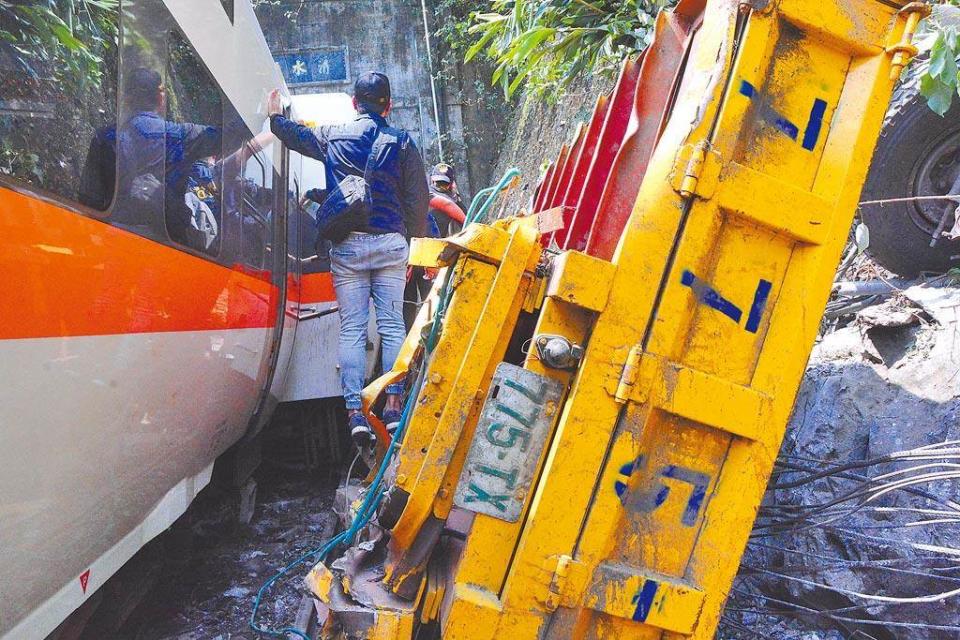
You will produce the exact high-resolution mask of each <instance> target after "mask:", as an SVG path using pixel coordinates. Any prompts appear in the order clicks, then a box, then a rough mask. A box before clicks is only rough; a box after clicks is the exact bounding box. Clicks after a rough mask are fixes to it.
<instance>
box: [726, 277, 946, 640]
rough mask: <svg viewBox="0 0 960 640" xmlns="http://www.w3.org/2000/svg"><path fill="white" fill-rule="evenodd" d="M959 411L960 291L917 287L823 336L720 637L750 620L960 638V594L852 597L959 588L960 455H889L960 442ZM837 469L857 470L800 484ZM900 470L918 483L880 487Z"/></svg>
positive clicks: (843, 632) (813, 636)
mask: <svg viewBox="0 0 960 640" xmlns="http://www.w3.org/2000/svg"><path fill="white" fill-rule="evenodd" d="M958 418H960V289H958V288H940V289H934V288H931V287H929V286H921V287H911V288H909V289H907V290H906V291H904V292H903V293H902V295H899V296H897V297H895V298H894V299H892V300H890V301H889V302H887V303H885V304H883V305H878V306H877V307H872V308H869V309H867V310H864V311H861V312H860V315H859V317H858V320H857V322H856V323H855V324H854V325H853V326H850V327H847V328H845V329H841V330H839V331H836V332H835V333H832V334H830V335H827V336H826V337H824V338H823V340H822V341H821V342H820V343H819V344H818V345H817V346H816V348H815V349H814V351H813V353H812V354H811V358H810V362H809V365H808V369H807V372H806V375H805V377H804V380H803V383H802V386H801V389H800V394H799V396H798V399H797V403H796V407H795V410H794V414H793V417H792V419H791V424H790V428H789V430H788V433H787V437H786V438H785V440H784V444H783V447H782V449H781V454H780V461H781V464H789V465H794V467H793V468H792V470H789V471H786V472H784V473H782V474H780V475H779V476H775V477H774V479H773V480H771V487H774V488H772V489H771V490H769V491H768V493H767V496H766V498H765V501H764V505H763V507H762V509H761V514H760V518H759V520H758V523H757V527H756V529H755V532H754V533H755V537H754V539H753V540H752V541H751V543H750V545H749V546H748V549H747V553H746V554H745V556H744V559H743V566H742V568H741V574H740V576H739V577H738V579H737V582H736V584H735V587H734V593H733V594H732V596H731V601H730V604H729V606H728V612H727V614H725V615H726V617H727V618H728V619H730V620H732V621H733V622H734V624H732V625H730V627H729V629H728V633H727V634H726V635H723V636H722V637H734V638H748V637H750V636H749V634H746V633H741V635H737V632H736V630H735V629H736V624H741V625H743V626H746V627H747V628H753V629H762V630H763V633H764V635H765V636H766V637H771V638H778V639H780V638H783V639H785V640H786V639H790V640H800V639H803V640H841V639H846V638H858V639H862V640H868V639H874V640H941V639H946V638H960V598H957V597H952V598H946V599H942V600H939V601H933V602H926V603H919V604H904V603H887V602H881V601H878V600H871V599H868V598H864V597H860V596H857V595H855V594H857V593H860V594H866V595H880V596H893V597H899V598H913V597H918V596H926V595H929V594H938V593H945V592H949V591H951V590H955V589H957V588H958V587H960V570H958V568H957V565H958V563H957V557H958V556H960V551H957V550H958V549H960V505H957V504H956V502H955V500H956V496H957V494H958V493H960V491H958V484H957V482H958V480H957V479H956V478H953V477H951V476H950V474H951V473H956V472H958V471H960V467H957V466H956V465H958V464H960V455H956V456H953V457H951V456H950V454H949V452H948V451H942V452H938V451H936V450H930V451H927V454H926V455H924V456H923V457H924V458H926V459H917V460H912V461H911V460H902V459H891V458H890V457H889V456H891V455H894V454H899V452H903V451H905V450H912V449H917V448H919V447H929V446H931V445H937V444H938V443H946V442H950V441H956V440H960V419H958ZM947 448H948V449H949V448H953V449H954V450H955V451H956V450H957V448H960V445H948V446H947ZM958 453H960V452H958ZM839 465H845V466H846V467H847V468H845V469H844V470H843V471H842V472H838V473H837V474H835V475H832V476H830V477H824V478H822V479H819V480H816V481H807V482H803V480H804V479H805V478H809V474H810V471H817V470H821V469H827V468H830V467H836V466H839ZM951 465H953V466H951ZM797 467H800V470H797ZM803 469H807V470H808V471H803ZM925 474H926V475H927V476H929V477H926V478H924V477H923V476H924V475H925ZM934 474H939V476H937V475H934ZM956 475H958V476H960V473H956ZM898 480H902V481H911V482H913V484H909V485H906V484H904V485H903V486H902V487H900V488H897V489H895V490H889V491H886V492H883V493H881V492H879V491H878V488H879V487H880V485H882V484H883V483H890V482H894V481H898ZM871 482H872V483H871ZM778 483H779V484H780V485H781V486H782V485H785V484H786V485H788V486H783V487H782V488H779V489H776V488H775V487H776V486H777V485H778ZM790 483H794V484H796V486H789V485H790ZM858 492H860V493H859V494H858ZM850 496H856V497H855V499H847V500H844V498H845V497H847V498H849V497H850ZM831 505H833V506H831ZM794 516H797V517H796V518H795V521H794V520H791V518H794ZM771 523H784V524H782V525H781V526H780V528H775V529H771V528H770V526H769V525H770V524H771ZM754 568H763V569H767V570H769V571H771V572H775V573H777V574H781V575H782V576H785V577H781V576H774V575H768V574H764V573H755V572H754V571H751V569H754ZM816 585H821V586H816ZM784 603H786V604H784ZM790 603H793V605H792V606H793V608H794V609H795V611H796V619H795V620H791V619H790V618H788V617H784V616H782V615H777V616H774V617H773V620H774V621H773V622H769V623H768V622H767V621H758V620H757V618H756V617H755V616H756V615H758V613H751V614H750V615H747V614H746V613H739V614H734V613H732V610H735V609H744V610H748V611H753V612H759V614H762V613H763V612H764V611H768V612H778V613H779V612H782V611H785V610H790V608H791V605H790ZM810 609H812V610H813V611H812V612H811V611H808V610H810ZM817 610H834V611H839V612H840V613H837V614H836V615H837V616H839V617H841V618H846V619H845V620H836V619H833V618H831V617H830V616H829V615H822V614H821V615H818V614H817V613H816V611H817ZM890 622H894V623H906V624H907V625H908V626H905V627H893V626H890V625H889V624H888V623H890ZM909 625H913V626H909Z"/></svg>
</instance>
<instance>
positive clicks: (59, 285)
mask: <svg viewBox="0 0 960 640" xmlns="http://www.w3.org/2000/svg"><path fill="white" fill-rule="evenodd" d="M0 238H2V241H0V281H2V285H0V339H13V338H41V337H67V336H88V335H111V334H125V333H151V332H168V331H203V330H223V329H251V328H267V327H272V326H273V325H274V323H275V321H276V306H277V305H276V303H277V296H278V295H279V290H278V288H277V287H275V286H273V285H272V284H270V283H269V282H267V281H264V279H263V278H262V277H258V276H255V275H251V274H248V273H243V272H242V271H240V270H238V269H229V268H227V267H224V266H222V265H218V264H215V263H213V262H210V261H208V260H204V259H202V258H198V257H196V256H193V255H190V254H188V253H185V252H183V251H179V250H177V249H174V248H171V247H167V246H164V245H162V244H160V243H157V242H154V241H152V240H147V239H146V238H141V237H140V236H137V235H136V234H133V233H130V232H128V231H125V230H122V229H118V228H116V227H112V226H110V225H108V224H105V223H103V222H101V221H98V220H94V219H91V218H87V217H84V216H82V215H79V214H76V213H73V212H71V211H68V210H66V209H63V208H61V207H58V206H56V205H54V204H50V203H47V202H43V201H40V200H36V199H34V198H30V197H28V196H25V195H22V194H19V193H16V192H13V191H10V190H7V189H0Z"/></svg>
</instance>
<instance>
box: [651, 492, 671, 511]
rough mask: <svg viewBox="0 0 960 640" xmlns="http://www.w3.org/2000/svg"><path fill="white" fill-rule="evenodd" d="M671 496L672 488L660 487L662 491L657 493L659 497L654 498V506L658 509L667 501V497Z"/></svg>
mask: <svg viewBox="0 0 960 640" xmlns="http://www.w3.org/2000/svg"><path fill="white" fill-rule="evenodd" d="M669 495H670V487H660V491H658V492H657V497H656V498H654V504H656V505H657V506H658V507H659V506H660V505H662V504H663V503H664V502H666V501H667V496H669Z"/></svg>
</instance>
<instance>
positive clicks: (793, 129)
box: [740, 80, 827, 151]
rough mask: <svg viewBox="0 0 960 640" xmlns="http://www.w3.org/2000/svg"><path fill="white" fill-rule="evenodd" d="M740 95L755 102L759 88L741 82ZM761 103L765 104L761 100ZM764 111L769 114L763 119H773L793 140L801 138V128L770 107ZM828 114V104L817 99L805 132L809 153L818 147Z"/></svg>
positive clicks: (764, 115)
mask: <svg viewBox="0 0 960 640" xmlns="http://www.w3.org/2000/svg"><path fill="white" fill-rule="evenodd" d="M740 95H742V96H746V97H747V98H749V99H750V100H753V99H754V98H756V97H757V88H756V87H754V86H753V85H752V84H750V83H749V82H747V81H746V80H741V81H740ZM761 102H763V101H762V100H761ZM764 111H766V112H767V113H765V114H762V116H761V117H764V119H767V118H771V117H772V122H773V125H774V126H775V127H776V128H777V129H779V130H780V131H781V132H782V133H784V134H785V135H786V136H787V137H789V138H790V139H791V140H797V138H799V136H800V128H799V127H798V126H797V125H795V124H794V123H792V122H791V121H790V120H789V119H788V118H785V117H783V116H782V115H780V114H778V113H777V112H776V111H774V110H773V109H772V108H770V107H769V106H768V105H766V104H764ZM826 113H827V103H826V102H825V101H824V100H821V99H820V98H817V99H816V100H814V101H813V108H811V109H810V119H809V120H808V121H807V128H806V129H805V130H804V132H803V143H802V144H803V148H804V149H806V150H807V151H813V150H814V149H816V147H817V142H818V141H819V140H820V132H821V131H822V129H823V116H824V115H826Z"/></svg>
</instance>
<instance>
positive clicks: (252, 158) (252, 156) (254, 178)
mask: <svg viewBox="0 0 960 640" xmlns="http://www.w3.org/2000/svg"><path fill="white" fill-rule="evenodd" d="M266 126H269V125H266ZM248 147H250V148H251V150H250V152H249V154H248V155H249V158H248V159H247V163H246V166H245V167H244V172H243V198H242V201H241V211H242V221H243V224H242V227H241V234H242V238H243V258H244V262H245V263H246V264H247V265H249V266H251V267H254V268H255V269H264V268H267V267H268V266H269V264H270V259H271V255H270V252H271V251H272V244H273V225H274V220H275V218H276V216H275V211H274V207H275V205H276V200H275V198H274V193H273V170H274V169H273V163H272V162H271V156H272V153H271V152H272V151H273V144H272V134H270V133H269V131H266V132H264V133H261V134H260V135H259V136H256V137H254V138H253V139H252V140H251V141H250V142H249V143H248Z"/></svg>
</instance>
